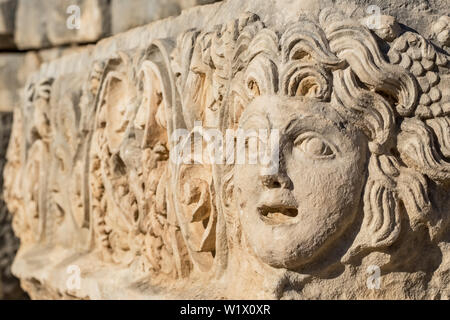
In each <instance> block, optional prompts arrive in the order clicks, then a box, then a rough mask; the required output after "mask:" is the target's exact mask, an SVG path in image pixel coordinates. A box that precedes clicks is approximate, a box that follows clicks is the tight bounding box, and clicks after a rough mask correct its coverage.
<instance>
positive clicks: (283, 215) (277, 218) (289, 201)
mask: <svg viewBox="0 0 450 320" xmlns="http://www.w3.org/2000/svg"><path fill="white" fill-rule="evenodd" d="M262 198H263V201H262V202H261V204H260V205H259V206H258V213H259V215H260V218H261V219H262V220H263V221H264V222H266V223H268V224H283V223H288V222H292V221H293V220H294V219H295V218H296V217H297V215H298V209H297V202H296V201H295V199H294V198H293V196H292V194H291V193H290V192H289V191H286V190H284V191H275V190H274V191H268V192H266V193H265V194H264V195H263V197H262Z"/></svg>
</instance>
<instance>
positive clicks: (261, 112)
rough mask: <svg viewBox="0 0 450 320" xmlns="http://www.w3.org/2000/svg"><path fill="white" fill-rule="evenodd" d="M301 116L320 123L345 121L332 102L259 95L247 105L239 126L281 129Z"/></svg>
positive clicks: (335, 123)
mask: <svg viewBox="0 0 450 320" xmlns="http://www.w3.org/2000/svg"><path fill="white" fill-rule="evenodd" d="M302 118H316V119H321V120H324V121H321V122H322V123H324V122H327V123H330V125H333V124H334V125H336V126H339V127H341V126H342V124H343V123H347V121H346V120H345V119H344V118H343V117H342V116H341V115H340V114H339V113H338V112H337V111H336V110H335V109H334V107H333V105H332V103H326V102H322V101H319V100H316V99H308V98H303V97H283V96H260V97H257V98H255V99H254V100H253V101H252V102H251V103H250V104H249V105H248V106H247V108H246V109H245V111H244V113H243V115H242V117H241V120H240V125H239V126H240V127H255V126H256V127H261V128H267V127H270V128H280V129H281V128H286V127H287V126H288V125H289V124H290V123H292V122H293V121H295V120H298V119H302Z"/></svg>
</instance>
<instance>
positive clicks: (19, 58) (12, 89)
mask: <svg viewBox="0 0 450 320" xmlns="http://www.w3.org/2000/svg"><path fill="white" fill-rule="evenodd" d="M39 65H40V62H39V59H38V57H37V55H36V54H35V53H27V54H24V53H0V111H12V110H13V109H14V107H16V106H19V105H20V101H21V94H22V89H23V87H24V86H25V82H26V80H27V78H28V77H29V76H30V75H31V74H32V73H33V72H35V71H36V70H37V69H38V68H39Z"/></svg>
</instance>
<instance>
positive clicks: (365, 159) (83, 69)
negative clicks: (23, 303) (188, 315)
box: [4, 0, 450, 299]
mask: <svg viewBox="0 0 450 320" xmlns="http://www.w3.org/2000/svg"><path fill="white" fill-rule="evenodd" d="M370 5H377V6H378V9H379V11H380V16H382V18H381V19H379V24H377V23H376V22H375V23H372V22H371V23H368V20H367V19H365V18H366V15H367V14H368V13H367V12H368V11H367V7H368V6H370ZM372 9H373V7H372ZM446 10H448V8H447V5H446V2H445V1H442V2H441V1H436V2H433V4H430V3H429V2H428V1H413V2H411V1H409V0H395V1H389V2H386V1H383V0H373V1H372V0H367V1H366V0H363V1H361V0H345V1H334V0H324V1H315V0H305V1H291V0H278V1H266V0H251V1H250V0H248V1H244V0H228V1H225V2H221V3H217V4H213V5H208V6H200V7H194V8H191V9H189V10H185V11H183V12H182V13H181V15H179V16H177V17H174V18H170V19H165V20H161V21H157V22H154V23H151V24H149V25H146V26H142V27H139V28H135V29H132V30H130V31H127V32H124V33H121V34H118V35H116V36H114V37H111V38H107V39H104V40H102V41H100V42H99V43H97V44H96V45H95V46H93V47H90V48H87V49H86V50H81V51H80V52H77V53H75V54H72V55H65V56H63V57H61V58H60V59H57V60H53V61H51V62H49V63H45V64H43V65H42V66H41V68H40V70H39V71H38V72H36V73H35V74H33V75H32V76H31V77H30V78H29V79H28V81H27V86H26V90H25V94H24V99H23V100H22V101H21V105H20V107H19V108H16V109H15V114H14V124H13V129H12V139H11V143H10V145H9V147H8V154H7V164H6V167H5V171H4V186H5V187H4V196H5V201H6V203H7V206H8V209H9V211H10V212H11V213H12V214H13V217H14V218H13V219H14V220H13V226H14V230H15V232H16V233H17V235H18V236H19V237H20V240H21V246H20V250H19V253H18V255H17V257H16V259H15V261H14V264H13V267H12V271H13V273H14V274H15V275H16V276H17V277H19V278H20V279H21V282H22V284H23V286H24V288H25V289H26V291H27V292H28V293H29V294H30V296H31V297H32V298H54V299H64V298H69V299H70V298H77V299H133V298H137V299H167V298H177V299H186V298H194V299H223V298H229V299H249V298H251V299H261V298H263V299H264V298H265V299H449V298H450V291H449V290H450V289H449V288H450V283H449V277H448V274H449V272H450V265H449V261H450V243H449V239H450V197H449V194H450V162H449V159H450V136H449V132H450V130H449V128H450V91H449V89H448V88H449V87H450V65H449V58H450V56H449V52H448V51H447V47H446V46H443V45H440V44H439V43H441V42H440V40H439V41H435V40H436V39H437V38H436V37H437V35H436V34H438V35H439V39H441V40H442V39H443V36H441V34H444V35H445V30H442V28H444V29H445V28H446V25H445V24H442V23H439V24H440V25H439V26H438V27H433V26H434V25H435V23H436V22H437V17H441V16H442V15H445V14H446ZM369 11H370V10H369ZM411 12H414V16H412V15H411ZM369 21H372V20H369ZM375 21H376V20H375ZM442 26H443V27H442ZM413 30H417V32H414V31H413ZM443 32H444V33H443ZM443 40H445V39H443ZM87 70H88V71H87ZM68 270H72V271H74V272H75V273H76V274H78V275H80V277H79V278H78V281H76V285H73V282H70V281H69V282H68V277H69V276H70V274H68V272H67V271H68Z"/></svg>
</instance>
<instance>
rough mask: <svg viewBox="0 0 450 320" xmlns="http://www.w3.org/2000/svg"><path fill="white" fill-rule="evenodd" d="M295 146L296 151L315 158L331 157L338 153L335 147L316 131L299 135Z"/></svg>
mask: <svg viewBox="0 0 450 320" xmlns="http://www.w3.org/2000/svg"><path fill="white" fill-rule="evenodd" d="M294 148H295V150H296V151H299V152H302V153H304V154H306V155H307V156H309V157H311V158H315V159H330V158H334V156H335V155H336V151H335V148H334V147H333V146H332V145H331V144H330V143H328V142H327V141H325V139H323V138H322V137H320V136H319V135H317V134H314V133H305V134H302V135H300V136H298V137H297V139H296V140H295V143H294Z"/></svg>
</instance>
